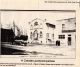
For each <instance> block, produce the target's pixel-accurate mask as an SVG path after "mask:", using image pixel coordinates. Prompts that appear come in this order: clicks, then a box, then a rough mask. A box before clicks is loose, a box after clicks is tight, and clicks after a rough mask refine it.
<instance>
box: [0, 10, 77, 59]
mask: <svg viewBox="0 0 80 67" xmlns="http://www.w3.org/2000/svg"><path fill="white" fill-rule="evenodd" d="M0 16H1V50H0V51H1V55H36V56H48V55H49V56H53V57H54V58H75V56H76V15H75V11H74V10H72V11H71V10H59V11H58V10H51V11H49V10H48V11H47V10H26V11H1V15H0Z"/></svg>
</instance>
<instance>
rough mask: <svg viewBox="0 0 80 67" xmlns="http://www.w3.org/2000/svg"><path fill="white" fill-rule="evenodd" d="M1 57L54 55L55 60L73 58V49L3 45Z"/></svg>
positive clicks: (69, 47) (66, 47)
mask: <svg viewBox="0 0 80 67" xmlns="http://www.w3.org/2000/svg"><path fill="white" fill-rule="evenodd" d="M1 49H2V50H1V53H2V55H38V56H39V55H54V56H56V58H75V48H73V47H71V46H49V45H34V46H32V45H29V46H19V45H10V44H3V46H2V48H1Z"/></svg>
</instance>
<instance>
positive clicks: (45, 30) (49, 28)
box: [28, 18, 55, 44]
mask: <svg viewBox="0 0 80 67" xmlns="http://www.w3.org/2000/svg"><path fill="white" fill-rule="evenodd" d="M29 26H30V29H29V34H28V36H29V42H30V43H36V44H53V43H54V29H55V25H54V24H51V23H48V22H47V21H46V19H45V20H42V19H38V18H36V19H34V20H32V21H31V22H29Z"/></svg>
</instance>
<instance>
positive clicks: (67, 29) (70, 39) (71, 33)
mask: <svg viewBox="0 0 80 67" xmlns="http://www.w3.org/2000/svg"><path fill="white" fill-rule="evenodd" d="M54 36H57V37H56V38H55V40H60V42H61V45H62V46H63V45H64V46H73V47H75V44H76V19H75V18H68V19H61V20H57V24H56V29H55V35H54Z"/></svg>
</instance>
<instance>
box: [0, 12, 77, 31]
mask: <svg viewBox="0 0 80 67" xmlns="http://www.w3.org/2000/svg"><path fill="white" fill-rule="evenodd" d="M74 17H75V12H56V11H51V12H50V11H42V12H41V11H23V12H21V11H14V12H13V11H4V12H1V24H2V27H3V28H8V27H9V25H10V26H12V24H13V21H14V22H15V24H16V25H17V26H18V27H19V28H20V29H22V30H27V29H26V28H28V22H30V21H32V20H33V19H35V18H40V19H42V20H44V19H47V21H48V22H52V23H54V21H55V20H60V19H65V18H74ZM24 27H25V28H24Z"/></svg>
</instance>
